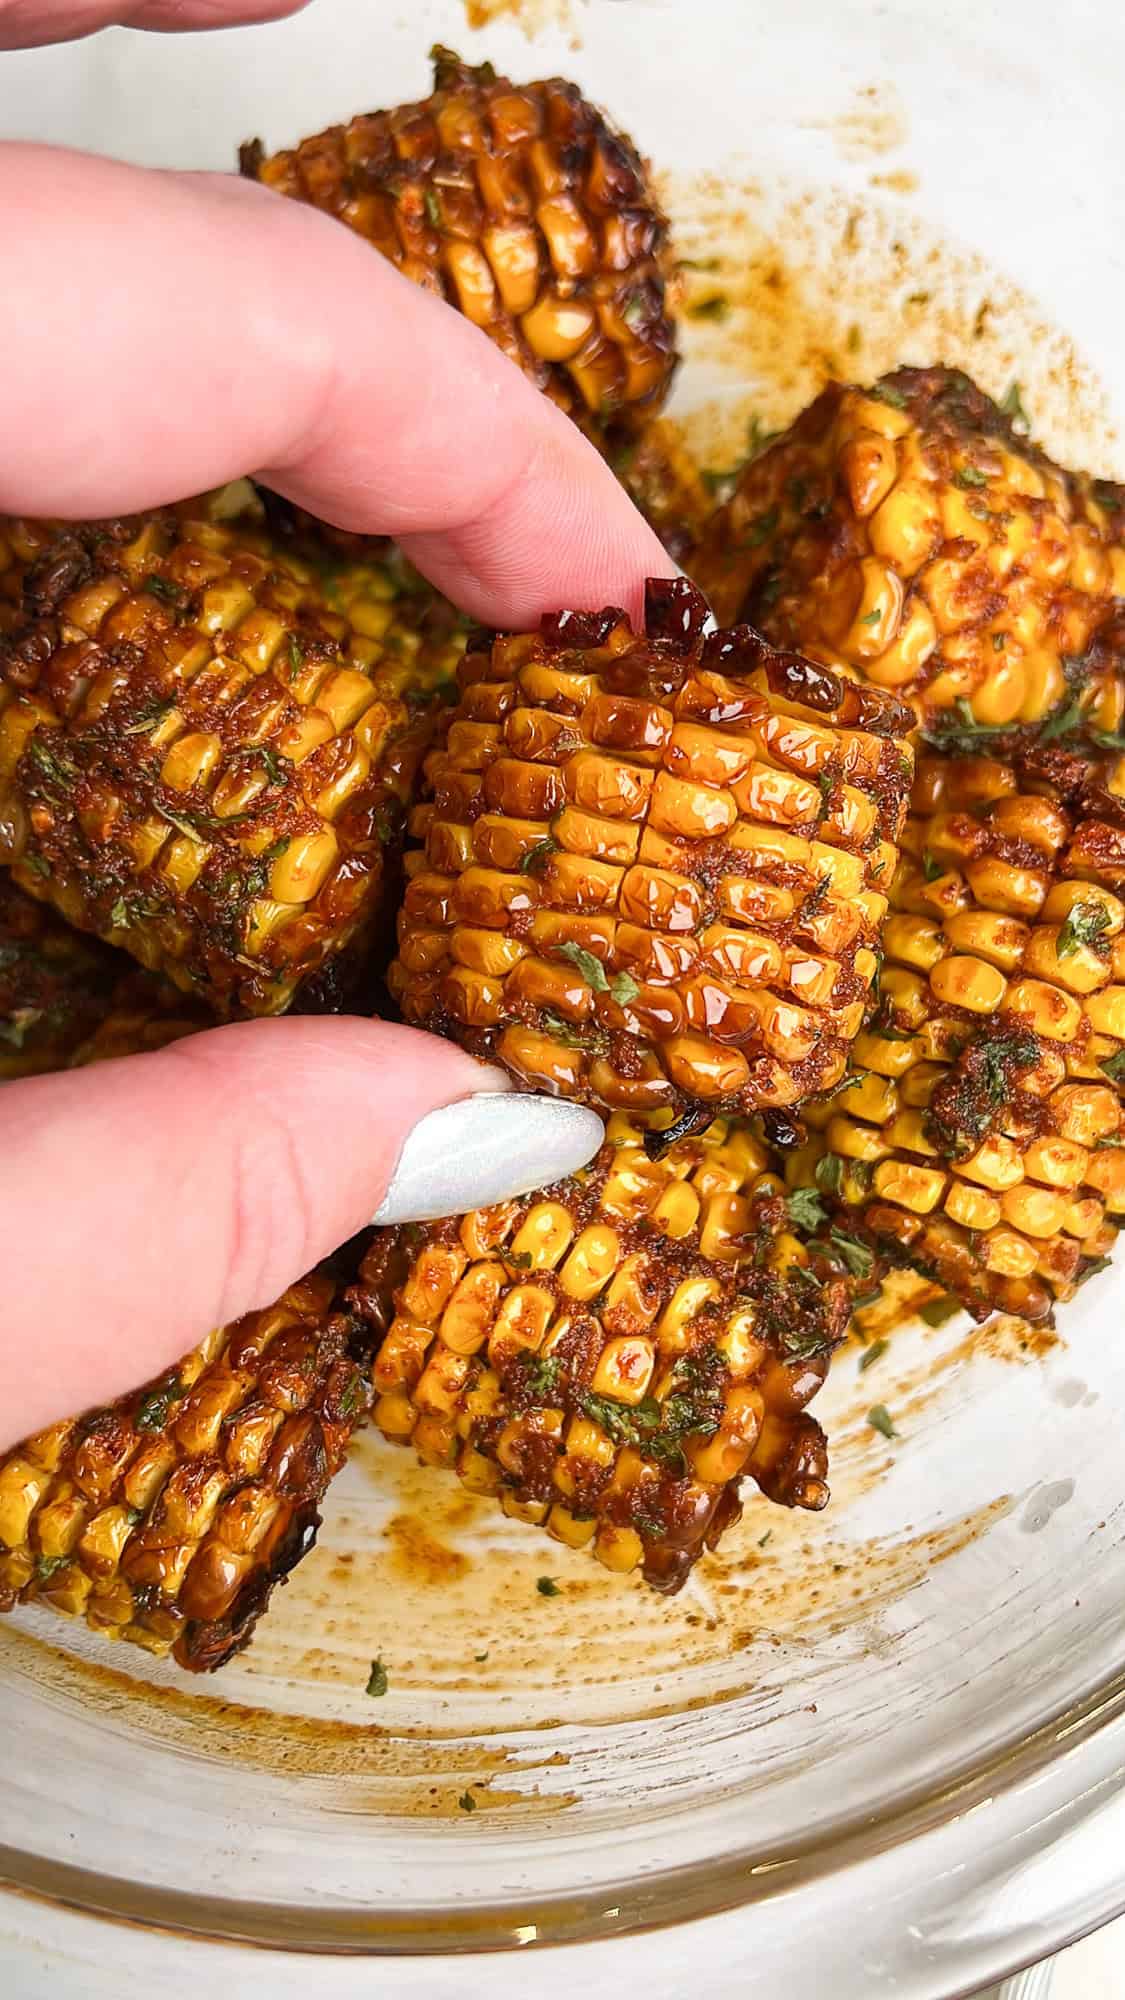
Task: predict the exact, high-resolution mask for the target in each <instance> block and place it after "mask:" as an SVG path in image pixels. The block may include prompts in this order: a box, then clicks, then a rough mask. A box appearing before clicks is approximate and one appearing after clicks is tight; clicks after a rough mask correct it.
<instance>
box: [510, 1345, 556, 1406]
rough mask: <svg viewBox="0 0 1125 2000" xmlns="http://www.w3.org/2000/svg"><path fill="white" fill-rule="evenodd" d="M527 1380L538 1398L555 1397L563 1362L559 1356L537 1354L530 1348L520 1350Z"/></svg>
mask: <svg viewBox="0 0 1125 2000" xmlns="http://www.w3.org/2000/svg"><path fill="white" fill-rule="evenodd" d="M520 1353H521V1355H522V1366H523V1372H524V1376H525V1379H526V1381H527V1383H528V1386H529V1388H530V1389H531V1391H532V1393H533V1394H534V1395H536V1396H544V1397H546V1396H554V1395H555V1394H556V1393H557V1391H558V1386H559V1376H560V1375H561V1374H562V1362H561V1361H560V1360H559V1357H558V1355H557V1354H535V1353H533V1352H532V1350H531V1349H530V1348H527V1347H524V1348H521V1349H520Z"/></svg>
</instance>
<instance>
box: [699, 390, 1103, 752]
mask: <svg viewBox="0 0 1125 2000" xmlns="http://www.w3.org/2000/svg"><path fill="white" fill-rule="evenodd" d="M881 406H883V407H885V408H886V409H888V410H890V411H892V412H893V414H894V418H895V425H896V428H895V429H894V430H893V431H889V432H886V433H878V434H877V433H876V432H875V431H874V429H873V427H872V426H871V425H869V424H868V423H867V421H866V420H865V417H864V414H863V413H865V412H869V411H871V410H873V409H878V408H879V407H881ZM1048 495H1049V496H1050V497H1049V498H1047V497H1046V496H1048ZM873 502H874V504H872V503H873ZM1123 519H1125V510H1123V508H1122V489H1121V488H1119V487H1114V486H1110V485H1108V484H1105V483H1103V482H1099V481H1096V480H1095V481H1091V480H1090V479H1088V478H1086V477H1085V476H1084V475H1078V474H1071V473H1067V472H1063V471H1061V470H1060V469H1059V468H1058V467H1055V466H1051V465H1050V463H1049V461H1047V460H1046V459H1045V457H1044V455H1043V454H1042V453H1041V452H1040V451H1039V450H1038V449H1037V448H1036V447H1035V446H1032V445H1028V444H1025V443H1024V442H1023V440H1022V439H1021V438H1020V437H1019V436H1018V435H1017V434H1016V433H1015V432H1014V431H1013V429H1012V425H1011V421H1010V419H1009V418H1008V417H1007V416H1005V415H1004V414H1003V412H1002V411H1001V410H1000V409H998V408H997V406H996V405H995V404H994V403H992V402H991V401H990V400H989V399H988V397H987V396H984V395H983V394H982V393H981V392H980V390H979V389H977V388H976V387H975V386H974V384H973V383H972V382H970V381H969V379H968V377H967V376H965V375H962V374H960V373H958V372H956V371H953V370H950V369H946V368H903V369H899V370H898V371H897V373H896V374H894V375H891V376H889V377H887V378H885V379H884V380H883V381H882V382H880V383H878V384H876V386H875V389H874V390H873V391H869V392H865V391H863V390H860V389H857V388H847V387H843V386H836V385H833V386H832V387H831V388H830V389H829V390H828V391H827V392H826V393H825V394H823V395H822V396H820V397H818V398H817V401H816V402H815V404H813V406H812V407H811V408H810V409H808V410H806V411H805V412H804V413H803V415H802V416H800V417H799V418H798V419H797V421H796V422H795V424H794V425H793V426H792V428H791V429H790V430H788V431H786V432H784V433H783V434H782V436H781V437H780V438H778V439H777V440H776V441H775V442H774V443H773V444H772V445H771V446H770V447H769V448H768V449H767V450H766V451H764V452H760V453H759V454H757V456H756V457H754V458H753V459H752V460H751V461H750V463H749V464H748V465H747V466H746V468H745V470H744V471H743V473H742V474H741V476H740V478H739V480H738V483H737V486H736V488H735V491H734V493H733V495H732V496H731V497H730V499H729V500H728V501H727V502H726V503H725V504H724V505H723V506H722V507H721V508H720V509H719V510H718V512H717V514H715V515H714V516H713V518H712V520H711V521H710V523H709V524H708V526H707V527H706V529H705V530H704V532H703V535H702V538H701V540H700V544H699V546H698V548H697V549H696V550H695V552H694V554H693V556H692V558H691V560H690V563H689V567H690V569H691V573H692V575H693V576H694V577H695V578H696V580H697V581H698V582H699V583H700V584H701V586H702V587H703V589H704V590H705V591H706V592H707V594H708V596H709V598H710V599H711V602H712V604H713V605H714V608H715V611H716V613H717V615H718V617H719V619H720V620H721V621H723V622H726V621H728V620H734V619H737V618H747V619H749V620H750V621H751V622H752V623H754V624H756V625H758V626H759V627H760V629H761V630H762V631H763V632H764V633H765V635H766V637H767V638H768V639H770V640H771V641H772V642H773V643H774V644H775V645H782V646H792V647H796V648H797V649H799V650H800V651H802V652H805V653H806V654H808V655H809V656H810V657H812V658H813V659H819V660H822V661H824V662H825V664H826V665H828V666H836V665H839V664H840V663H841V660H847V661H848V662H850V663H851V664H852V665H853V666H855V667H856V668H857V669H859V671H860V672H861V673H862V675H863V676H864V678H865V679H868V680H870V681H872V682H873V683H874V684H875V685H877V686H881V687H893V688H894V689H895V690H896V691H898V692H901V693H903V694H904V695H906V696H908V697H909V698H911V699H913V701H914V702H915V703H916V705H917V708H918V711H919V715H920V718H921V720H922V722H923V724H924V725H925V726H926V727H927V728H928V729H930V730H932V731H936V732H937V734H938V735H939V736H940V735H944V737H945V740H946V741H947V742H948V744H949V746H950V747H951V748H954V749H961V748H962V747H964V746H965V745H966V738H967V739H968V743H967V747H968V748H969V749H973V748H975V747H976V744H975V742H974V740H973V738H974V732H975V731H976V730H978V729H988V728H991V729H1005V730H1006V729H1009V728H1011V729H1012V730H1014V731H1015V732H1016V733H1017V736H1019V735H1022V736H1023V737H1024V738H1030V739H1033V738H1034V736H1035V735H1037V734H1038V728H1039V725H1041V724H1042V723H1043V722H1044V720H1045V719H1046V718H1047V717H1048V716H1051V717H1053V718H1054V719H1055V723H1056V726H1057V724H1058V723H1059V722H1060V721H1064V720H1065V724H1066V728H1065V734H1066V735H1067V736H1068V737H1072V736H1073V737H1074V738H1075V739H1078V738H1080V737H1082V735H1083V734H1084V733H1086V740H1087V742H1096V738H1093V737H1091V736H1090V735H1089V733H1088V732H1089V731H1091V730H1102V731H1106V732H1107V733H1109V734H1113V733H1114V732H1115V730H1116V728H1117V723H1116V722H1114V723H1112V724H1110V725H1108V728H1107V725H1106V723H1105V722H1104V721H1102V720H1101V719H1100V718H1101V716H1102V715H1103V714H1104V712H1105V710H1106V708H1107V705H1108V706H1109V707H1110V708H1112V706H1113V705H1114V695H1113V692H1112V691H1113V690H1114V688H1115V687H1116V684H1117V682H1118V681H1119V678H1120V674H1119V665H1118V663H1117V652H1118V649H1117V648H1116V647H1115V645H1114V644H1112V643H1110V644H1109V645H1106V646H1102V645H1100V644H1099V643H1098V636H1099V634H1100V632H1101V631H1102V629H1103V628H1108V626H1109V621H1110V619H1111V616H1112V612H1113V605H1114V598H1115V593H1117V592H1119V591H1120V588H1121V581H1122V577H1123V575H1125V556H1123V552H1122V522H1123ZM1075 660H1082V661H1084V663H1085V664H1084V669H1083V676H1082V680H1081V684H1080V685H1077V687H1076V688H1073V689H1072V687H1071V677H1072V676H1073V671H1074V670H1073V665H1072V663H1073V662H1074V661H1075ZM959 704H960V706H958V705H959ZM1060 733H1062V732H1060ZM977 740H979V739H977ZM985 741H986V742H987V739H985Z"/></svg>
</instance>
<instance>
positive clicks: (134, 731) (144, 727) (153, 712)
mask: <svg viewBox="0 0 1125 2000" xmlns="http://www.w3.org/2000/svg"><path fill="white" fill-rule="evenodd" d="M175 706H176V704H175V702H174V701H157V702H153V703H152V704H151V705H150V706H146V707H145V708H143V709H142V710H141V711H140V713H139V715H137V716H135V717H134V719H133V721H132V722H127V723H125V724H124V725H123V727H122V730H121V734H122V736H147V735H148V733H149V731H150V730H153V729H156V728H157V727H158V726H159V724H160V723H162V722H164V721H165V720H166V719H167V717H168V716H169V715H171V713H172V710H173V709H174V708H175Z"/></svg>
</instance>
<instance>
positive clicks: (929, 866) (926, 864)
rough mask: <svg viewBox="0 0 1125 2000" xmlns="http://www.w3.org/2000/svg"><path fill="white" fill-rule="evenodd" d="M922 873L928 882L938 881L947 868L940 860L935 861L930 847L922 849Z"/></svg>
mask: <svg viewBox="0 0 1125 2000" xmlns="http://www.w3.org/2000/svg"><path fill="white" fill-rule="evenodd" d="M922 873H923V875H924V876H925V878H926V880H927V882H936V881H937V880H938V877H939V876H941V875H944V873H945V870H944V868H943V867H942V865H941V862H940V861H935V860H934V857H933V855H932V854H931V853H930V850H929V848H928V847H926V848H924V849H923V850H922Z"/></svg>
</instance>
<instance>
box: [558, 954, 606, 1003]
mask: <svg viewBox="0 0 1125 2000" xmlns="http://www.w3.org/2000/svg"><path fill="white" fill-rule="evenodd" d="M557 949H558V953H559V957H560V958H568V959H569V960H570V963H571V964H572V965H573V967H574V969H575V971H576V972H578V973H580V974H581V976H582V978H583V979H584V980H585V981H586V984H587V986H589V987H590V988H591V989H592V991H593V992H595V993H608V992H609V980H608V979H607V978H606V976H605V967H604V965H603V964H602V962H601V960H600V958H595V957H594V954H593V952H592V951H587V950H586V948H585V946H584V945H580V944H575V943H574V942H573V941H568V942H567V943H566V944H560V945H559V946H558V947H557Z"/></svg>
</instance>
